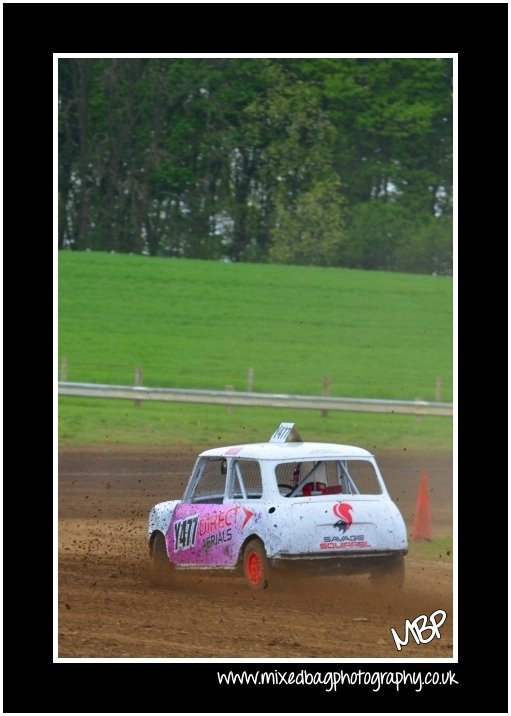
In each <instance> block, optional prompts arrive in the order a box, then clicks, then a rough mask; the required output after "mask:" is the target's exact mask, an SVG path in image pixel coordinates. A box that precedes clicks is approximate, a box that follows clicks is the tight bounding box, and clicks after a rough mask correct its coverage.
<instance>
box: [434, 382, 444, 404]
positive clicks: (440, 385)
mask: <svg viewBox="0 0 511 716" xmlns="http://www.w3.org/2000/svg"><path fill="white" fill-rule="evenodd" d="M442 388H443V380H442V376H441V375H439V376H438V377H437V379H436V384H435V401H436V402H437V403H441V402H442Z"/></svg>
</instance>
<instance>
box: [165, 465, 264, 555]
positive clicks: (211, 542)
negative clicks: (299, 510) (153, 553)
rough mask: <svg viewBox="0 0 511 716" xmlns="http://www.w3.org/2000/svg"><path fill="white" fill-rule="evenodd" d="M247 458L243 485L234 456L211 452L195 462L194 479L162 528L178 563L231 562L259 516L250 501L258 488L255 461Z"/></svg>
mask: <svg viewBox="0 0 511 716" xmlns="http://www.w3.org/2000/svg"><path fill="white" fill-rule="evenodd" d="M245 462H246V463H248V462H249V461H245ZM250 463H251V464H250V468H251V469H250V470H248V468H246V469H245V472H246V473H248V477H249V478H251V480H248V481H247V485H245V484H244V482H243V478H242V473H241V468H240V461H238V460H236V461H233V460H231V459H229V460H226V459H222V458H217V457H215V458H205V459H204V461H202V462H200V463H199V464H198V466H197V468H196V469H197V475H196V479H195V481H193V480H192V483H191V485H190V490H189V493H188V494H187V495H185V499H184V500H183V502H182V503H181V504H180V505H178V506H177V507H176V509H175V510H174V514H173V516H172V519H171V521H170V524H169V529H168V531H167V546H168V552H169V554H170V558H171V561H172V562H174V563H175V564H177V565H180V566H183V567H234V566H235V565H236V563H237V561H238V557H239V552H240V549H241V546H242V543H243V540H244V538H245V536H246V534H247V530H249V529H250V526H251V524H252V523H253V522H254V521H255V520H256V519H258V518H259V517H260V514H259V512H257V513H256V512H255V509H254V507H253V505H254V501H255V500H257V499H260V498H261V494H262V486H261V477H260V470H259V464H258V463H257V462H256V461H250ZM245 477H246V478H247V474H246V476H245Z"/></svg>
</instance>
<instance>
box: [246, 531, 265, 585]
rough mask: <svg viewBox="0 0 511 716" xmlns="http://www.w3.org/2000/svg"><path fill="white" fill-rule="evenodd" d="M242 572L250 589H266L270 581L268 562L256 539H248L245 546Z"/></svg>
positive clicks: (260, 544) (262, 548)
mask: <svg viewBox="0 0 511 716" xmlns="http://www.w3.org/2000/svg"><path fill="white" fill-rule="evenodd" d="M243 573H244V575H245V578H246V580H247V582H248V584H249V586H250V588H251V589H254V590H262V589H267V587H268V584H269V582H270V563H269V562H268V558H267V557H266V552H265V551H264V547H263V545H262V543H261V542H260V540H258V539H252V540H250V542H248V543H247V545H246V547H245V550H244V552H243Z"/></svg>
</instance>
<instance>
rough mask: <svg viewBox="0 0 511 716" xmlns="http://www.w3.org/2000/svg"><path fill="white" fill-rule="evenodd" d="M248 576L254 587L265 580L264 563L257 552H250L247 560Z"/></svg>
mask: <svg viewBox="0 0 511 716" xmlns="http://www.w3.org/2000/svg"><path fill="white" fill-rule="evenodd" d="M247 576H248V579H249V580H250V582H251V583H252V584H254V585H256V584H259V583H260V582H261V581H262V579H263V561H262V559H261V557H260V556H259V555H258V554H257V552H250V553H249V555H248V559H247Z"/></svg>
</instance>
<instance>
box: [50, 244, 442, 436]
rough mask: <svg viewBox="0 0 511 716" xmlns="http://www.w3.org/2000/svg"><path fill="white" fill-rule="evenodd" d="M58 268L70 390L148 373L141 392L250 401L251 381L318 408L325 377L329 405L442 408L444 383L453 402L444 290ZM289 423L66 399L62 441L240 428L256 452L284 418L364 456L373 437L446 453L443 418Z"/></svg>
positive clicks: (288, 275) (302, 276) (152, 268)
mask: <svg viewBox="0 0 511 716" xmlns="http://www.w3.org/2000/svg"><path fill="white" fill-rule="evenodd" d="M58 260H59V347H58V354H59V355H58V357H59V365H60V363H61V361H62V358H63V357H64V356H65V357H66V358H67V360H68V373H67V377H68V380H73V381H87V382H98V383H99V382H104V383H115V384H127V385H131V384H133V379H134V371H135V367H136V366H141V367H142V369H143V375H144V385H147V386H160V387H164V386H167V387H194V388H219V389H223V388H225V386H227V385H230V386H233V387H234V388H235V389H236V390H246V389H247V372H248V369H249V368H252V369H253V371H254V382H253V389H254V390H255V391H260V392H275V393H300V394H310V395H318V394H320V393H321V388H322V380H323V376H325V375H327V376H329V377H330V379H331V394H332V395H340V396H348V397H370V398H395V399H404V400H413V399H415V398H421V399H424V400H434V399H435V387H436V384H437V380H438V378H440V379H441V381H442V395H441V399H442V400H445V401H450V400H452V279H451V278H449V277H437V276H419V275H409V274H398V273H384V272H368V271H356V270H346V269H328V268H309V267H296V266H276V265H259V264H232V263H222V262H206V261H193V260H185V259H182V260H179V259H163V258H149V257H143V256H129V255H120V254H119V255H111V254H105V253H94V252H85V253H76V252H60V253H59V256H58ZM284 412H285V414H284V415H283V417H282V416H280V414H279V411H278V410H265V409H248V408H247V409H241V408H239V409H238V408H237V409H235V410H234V411H233V412H232V413H229V412H228V411H227V410H226V408H225V407H221V406H218V407H217V406H209V407H208V406H188V405H174V404H152V405H149V404H147V403H146V404H143V406H141V407H140V408H138V409H137V408H135V407H134V406H133V404H132V403H131V401H98V400H92V399H91V400H83V399H72V398H64V399H61V401H60V416H59V425H60V437H61V440H62V441H64V442H104V441H107V442H108V441H109V440H111V439H115V440H116V441H117V442H140V443H147V442H151V443H153V442H154V444H161V443H168V441H169V440H173V439H176V440H183V441H185V442H190V443H198V442H201V441H202V440H203V439H206V440H207V439H208V436H209V435H210V433H211V430H213V432H219V433H222V437H223V438H224V439H226V440H228V441H231V439H234V440H240V439H241V438H240V429H241V427H244V428H245V432H246V431H247V430H248V432H249V433H252V432H253V431H254V430H257V435H255V436H253V438H254V439H256V440H258V439H263V438H265V437H267V434H268V435H269V434H270V433H271V431H272V429H273V427H274V425H275V424H276V423H278V422H279V421H280V419H283V420H296V422H298V424H299V426H300V427H301V428H302V432H306V434H307V437H311V438H312V437H314V438H326V437H328V436H327V435H326V433H330V432H331V433H332V435H331V436H330V437H331V438H332V439H333V438H334V437H335V439H338V440H340V439H341V438H342V440H344V441H346V442H348V439H347V432H348V433H350V434H351V435H352V439H351V441H352V442H358V443H360V444H365V445H367V444H368V442H370V439H369V441H368V439H367V438H370V435H369V434H366V433H367V429H370V428H371V426H372V429H373V430H376V432H377V434H378V435H379V436H380V438H381V439H382V440H384V441H388V442H389V444H390V445H398V444H401V442H402V441H405V442H406V440H407V439H408V440H409V441H414V442H417V441H418V443H419V444H422V445H423V446H425V447H427V446H428V445H429V446H440V445H444V446H448V445H450V441H451V437H450V436H451V425H450V422H451V421H450V420H449V419H447V418H423V419H421V420H418V419H417V418H415V417H405V416H380V415H378V416H376V415H368V414H344V413H331V414H330V415H329V416H328V418H321V416H319V414H316V413H315V412H314V411H299V412H300V420H298V419H296V416H295V415H290V411H284ZM280 413H282V411H280ZM242 416H244V417H243V418H242ZM241 418H242V419H241ZM240 419H241V422H242V423H243V426H240ZM103 421H106V423H104V422H103ZM304 421H305V422H304ZM304 424H306V425H307V426H309V432H307V431H306V430H304V427H303V426H304ZM105 425H106V428H109V426H110V427H111V431H110V432H105ZM212 426H214V427H212ZM217 426H218V427H217ZM348 426H351V427H348ZM366 427H367V429H366ZM261 431H262V432H261ZM325 431H326V432H325ZM312 432H318V433H319V434H317V435H316V434H315V435H314V436H313V435H312V434H311V433H312ZM339 433H341V434H339ZM357 435H358V438H357ZM330 437H329V439H330ZM248 439H252V437H249V438H248Z"/></svg>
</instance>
